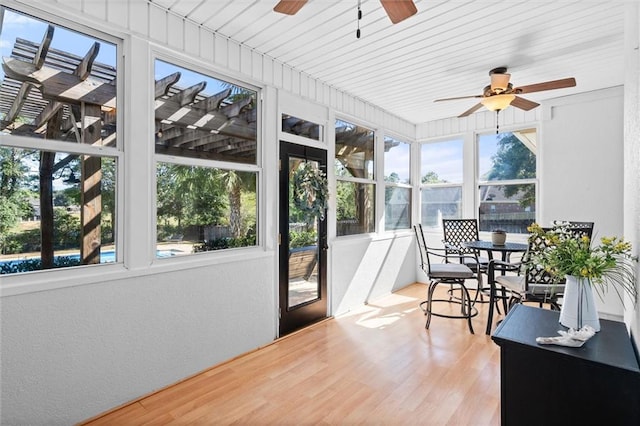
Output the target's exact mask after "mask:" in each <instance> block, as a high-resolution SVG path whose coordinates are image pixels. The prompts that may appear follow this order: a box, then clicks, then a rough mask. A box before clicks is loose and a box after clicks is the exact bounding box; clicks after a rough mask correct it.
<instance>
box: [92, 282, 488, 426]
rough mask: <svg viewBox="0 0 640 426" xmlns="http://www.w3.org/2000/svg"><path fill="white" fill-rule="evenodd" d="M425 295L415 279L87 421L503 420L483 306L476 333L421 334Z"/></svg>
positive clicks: (438, 321)
mask: <svg viewBox="0 0 640 426" xmlns="http://www.w3.org/2000/svg"><path fill="white" fill-rule="evenodd" d="M425 293H426V286H425V285H422V284H414V285H411V286H409V287H407V288H405V289H402V290H401V291H399V292H397V293H395V294H393V295H390V296H387V297H385V298H381V299H379V300H376V301H373V302H371V303H370V304H369V305H367V306H366V307H365V308H363V309H361V310H359V311H357V312H352V313H350V314H348V315H343V316H341V317H339V318H336V319H331V320H328V321H325V322H322V323H320V324H316V325H315V326H313V327H310V328H308V329H305V330H303V331H301V332H298V333H296V334H294V335H292V336H289V337H286V338H284V339H280V340H278V341H276V342H274V343H273V344H271V345H269V346H267V347H265V348H262V349H260V350H257V351H255V352H252V353H250V354H247V355H245V356H242V357H239V358H237V359H234V360H232V361H230V362H227V363H224V364H222V365H219V366H216V367H213V368H212V369H210V370H208V371H206V372H203V373H201V374H199V375H197V376H195V377H192V378H189V379H187V380H185V381H183V382H181V383H178V384H176V385H173V386H171V387H168V388H167V389H164V390H162V391H160V392H157V393H154V394H152V395H149V396H146V397H144V398H142V399H140V400H138V401H135V402H133V403H131V404H129V405H126V406H124V407H122V408H120V409H118V410H115V411H112V412H110V413H108V414H106V415H104V416H102V417H99V418H96V419H93V421H90V422H89V423H87V424H89V425H94V426H97V425H146V424H155V425H160V424H161V425H185V424H196V425H210V424H211V425H214V424H215V425H218V424H241V425H245V424H246V425H261V424H285V425H306V424H313V425H351V424H363V425H369V424H372V425H401V424H408V425H417V424H420V425H499V424H500V368H499V348H498V346H497V345H496V344H495V343H493V341H491V339H490V338H489V337H488V336H486V335H485V334H484V328H485V325H486V307H487V306H486V304H479V305H477V306H479V308H480V314H479V315H478V316H477V317H476V318H474V320H473V325H474V329H475V332H476V334H475V335H472V334H470V333H469V330H468V329H467V325H466V323H465V321H464V320H457V319H456V320H454V319H446V318H438V317H434V318H433V320H432V321H431V327H430V330H425V328H424V322H425V317H424V314H423V312H422V311H421V310H420V309H419V307H418V304H419V302H420V301H421V300H423V299H424V296H425ZM498 318H500V316H498ZM498 318H496V319H498Z"/></svg>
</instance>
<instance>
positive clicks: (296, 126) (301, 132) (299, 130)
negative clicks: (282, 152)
mask: <svg viewBox="0 0 640 426" xmlns="http://www.w3.org/2000/svg"><path fill="white" fill-rule="evenodd" d="M282 131H283V132H285V133H289V134H291V135H296V136H302V137H305V138H308V139H312V140H314V141H322V140H323V135H322V131H323V126H321V125H320V124H317V123H314V122H312V121H307V120H303V119H302V118H298V117H294V116H293V115H289V114H282Z"/></svg>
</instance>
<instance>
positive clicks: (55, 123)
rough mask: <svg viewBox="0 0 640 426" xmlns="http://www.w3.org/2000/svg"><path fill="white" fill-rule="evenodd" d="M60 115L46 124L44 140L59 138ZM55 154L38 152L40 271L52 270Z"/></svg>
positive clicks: (54, 116)
mask: <svg viewBox="0 0 640 426" xmlns="http://www.w3.org/2000/svg"><path fill="white" fill-rule="evenodd" d="M61 121H62V114H61V113H60V112H58V113H56V114H54V115H53V117H51V119H50V120H49V122H48V123H47V132H46V138H47V139H50V140H55V139H57V138H58V137H59V136H60V123H61ZM55 159H56V154H55V152H48V151H41V152H40V173H39V174H40V176H39V178H40V182H39V187H40V262H41V265H42V266H41V267H42V269H51V268H53V266H54V264H53V257H54V256H53V250H54V247H53V240H54V235H53V229H54V217H53V168H54V163H55Z"/></svg>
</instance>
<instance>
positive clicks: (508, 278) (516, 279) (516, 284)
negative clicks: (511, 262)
mask: <svg viewBox="0 0 640 426" xmlns="http://www.w3.org/2000/svg"><path fill="white" fill-rule="evenodd" d="M496 283H497V284H499V285H501V286H502V287H504V288H506V289H508V290H511V291H514V292H516V293H524V286H525V281H524V277H523V276H521V275H498V276H497V277H496Z"/></svg>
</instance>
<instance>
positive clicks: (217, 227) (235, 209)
mask: <svg viewBox="0 0 640 426" xmlns="http://www.w3.org/2000/svg"><path fill="white" fill-rule="evenodd" d="M155 80H156V99H155V152H156V159H157V163H156V164H157V165H156V186H157V188H156V198H157V199H156V203H157V210H156V224H157V230H156V231H157V238H156V240H157V245H156V249H157V250H156V255H157V257H158V258H164V257H170V256H179V255H187V254H192V253H197V252H204V251H211V250H220V249H229V248H237V247H247V246H255V245H256V244H257V237H256V235H257V233H256V231H257V229H256V228H257V207H258V200H257V187H258V172H259V168H258V166H257V153H258V149H257V148H258V144H257V117H258V111H257V103H256V99H257V93H256V91H255V90H251V89H248V88H245V87H242V86H239V85H236V84H233V83H229V82H226V81H223V80H219V79H216V78H213V77H209V76H207V75H204V74H201V73H198V72H194V71H191V70H189V69H186V68H183V67H179V66H176V65H172V64H170V63H167V62H164V61H161V60H156V61H155Z"/></svg>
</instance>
